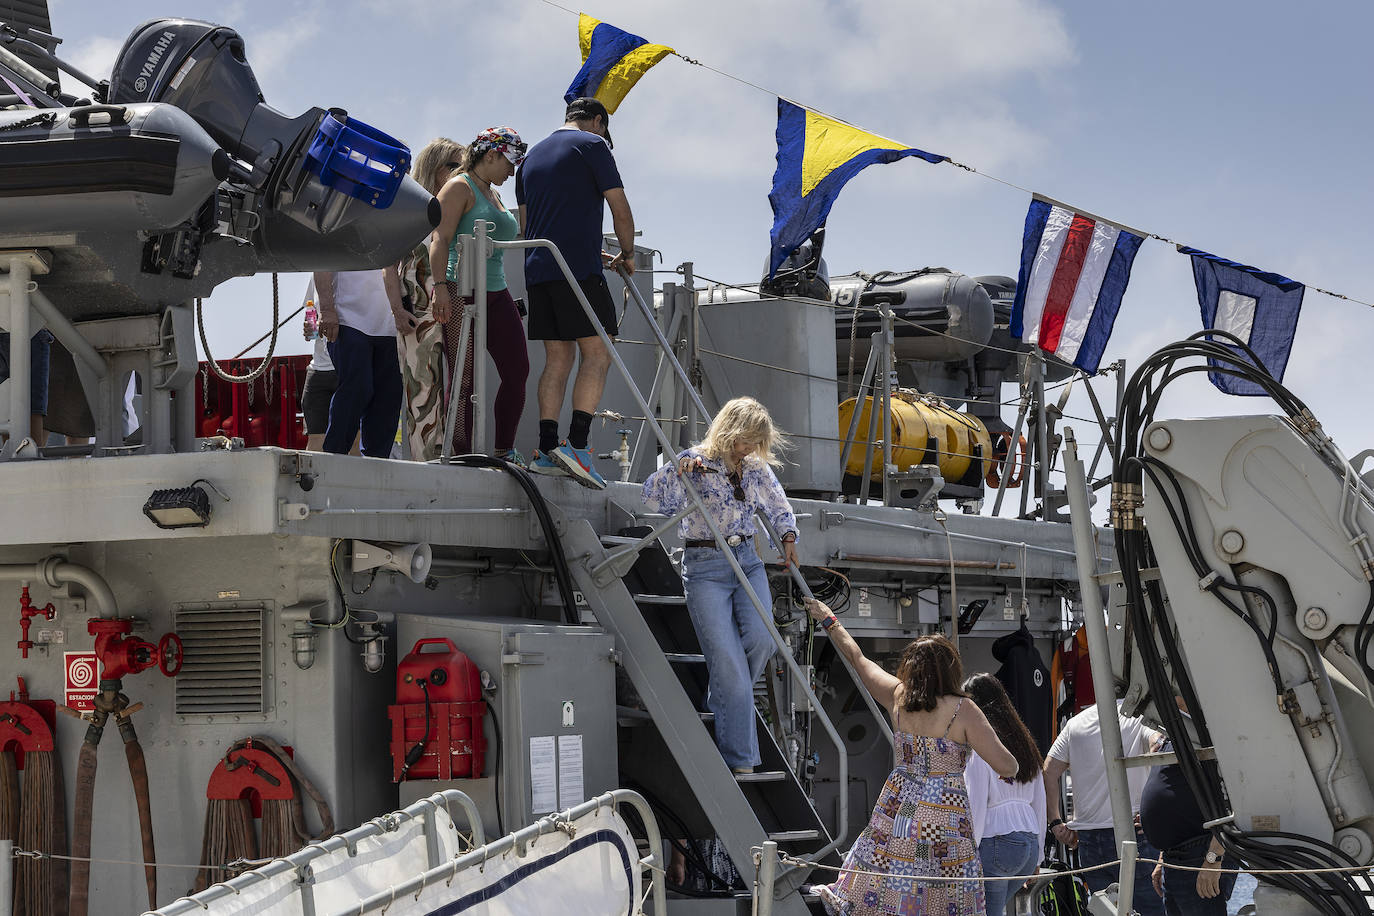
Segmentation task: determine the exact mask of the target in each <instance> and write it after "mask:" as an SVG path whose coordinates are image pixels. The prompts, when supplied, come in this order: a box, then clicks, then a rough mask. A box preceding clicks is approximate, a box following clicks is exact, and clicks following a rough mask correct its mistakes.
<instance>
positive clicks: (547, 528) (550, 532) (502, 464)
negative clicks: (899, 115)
mask: <svg viewBox="0 0 1374 916" xmlns="http://www.w3.org/2000/svg"><path fill="white" fill-rule="evenodd" d="M452 463H453V464H461V465H463V466H464V467H472V468H496V469H497V470H501V471H505V472H506V473H507V474H510V475H511V476H512V477H514V478H515V482H516V483H518V484H520V488H521V489H522V490H524V491H525V495H526V496H528V497H529V500H530V505H531V506H532V507H533V508H534V514H535V516H536V517H537V518H538V519H539V527H540V528H541V529H543V532H544V540H545V541H547V542H548V545H549V557H550V559H551V560H552V561H553V571H554V581H555V582H557V583H558V594H559V597H561V598H562V599H563V620H564V622H566V623H568V624H570V625H572V626H577V625H579V624H581V623H582V619H581V615H580V614H579V613H578V610H577V600H576V599H575V598H574V597H573V586H572V571H571V569H570V568H569V566H568V556H567V554H566V553H564V551H563V539H562V538H560V537H559V536H558V530H557V529H556V528H555V527H554V524H553V516H551V515H550V514H549V505H548V503H547V502H546V501H545V499H544V494H543V493H541V492H540V490H539V487H538V485H536V484H535V482H534V479H533V478H532V477H530V475H529V472H527V471H525V470H524V469H523V468H521V467H519V466H517V465H514V464H511V463H510V462H509V461H505V460H503V459H501V458H493V457H491V456H490V455H455V456H454V457H453V459H452Z"/></svg>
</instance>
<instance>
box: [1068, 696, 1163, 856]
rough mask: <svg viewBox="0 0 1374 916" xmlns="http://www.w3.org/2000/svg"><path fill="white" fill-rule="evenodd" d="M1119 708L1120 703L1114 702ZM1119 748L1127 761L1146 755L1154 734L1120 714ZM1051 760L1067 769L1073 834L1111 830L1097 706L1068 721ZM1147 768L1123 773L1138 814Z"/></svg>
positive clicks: (1110, 813) (1110, 806)
mask: <svg viewBox="0 0 1374 916" xmlns="http://www.w3.org/2000/svg"><path fill="white" fill-rule="evenodd" d="M1117 705H1118V706H1120V705H1121V701H1119V700H1118V701H1117ZM1117 720H1118V721H1119V722H1120V723H1121V747H1122V750H1123V751H1124V752H1125V754H1126V756H1127V757H1134V756H1137V755H1139V754H1145V753H1148V752H1149V750H1150V743H1151V741H1153V740H1154V736H1155V734H1156V732H1155V731H1154V729H1152V728H1150V727H1149V726H1147V725H1146V724H1145V722H1144V720H1143V719H1141V718H1140V717H1139V716H1133V717H1132V718H1129V719H1128V718H1126V717H1124V716H1122V715H1121V714H1120V713H1118V714H1117ZM1050 756H1051V757H1053V758H1054V759H1055V760H1058V761H1060V762H1062V763H1067V764H1068V765H1069V778H1070V779H1071V780H1072V781H1073V819H1072V820H1070V821H1069V822H1068V825H1069V827H1070V828H1071V829H1073V830H1101V829H1103V828H1106V827H1110V826H1112V801H1111V793H1110V792H1109V791H1108V789H1107V764H1106V757H1105V754H1104V753H1103V751H1102V730H1101V728H1100V727H1099V725H1098V718H1097V706H1096V704H1094V705H1092V706H1089V707H1088V708H1087V709H1085V710H1083V711H1082V712H1080V713H1079V714H1078V715H1076V716H1074V717H1073V718H1072V719H1070V720H1069V721H1068V723H1067V724H1066V725H1065V726H1064V730H1063V731H1061V732H1060V733H1059V737H1057V738H1055V739H1054V746H1053V747H1051V748H1050ZM1149 773H1150V771H1149V769H1148V768H1147V767H1132V768H1131V769H1129V770H1127V771H1126V778H1127V782H1128V784H1129V785H1130V789H1131V812H1132V813H1139V812H1140V792H1141V790H1142V789H1144V788H1145V779H1146V777H1148V776H1149Z"/></svg>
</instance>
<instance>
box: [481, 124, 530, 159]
mask: <svg viewBox="0 0 1374 916" xmlns="http://www.w3.org/2000/svg"><path fill="white" fill-rule="evenodd" d="M528 148H529V147H528V146H527V145H526V144H525V141H524V140H521V139H520V135H519V134H517V133H516V132H515V130H514V128H510V127H488V128H487V129H486V130H484V131H482V132H481V133H480V134H478V135H477V139H476V140H474V141H472V152H473V159H478V158H480V157H482V156H485V155H486V153H487V150H492V149H494V150H496V151H497V152H499V153H500V154H501V155H503V156H505V157H506V158H507V159H509V160H510V164H511V165H519V164H520V163H521V162H523V161H524V159H525V150H526V149H528Z"/></svg>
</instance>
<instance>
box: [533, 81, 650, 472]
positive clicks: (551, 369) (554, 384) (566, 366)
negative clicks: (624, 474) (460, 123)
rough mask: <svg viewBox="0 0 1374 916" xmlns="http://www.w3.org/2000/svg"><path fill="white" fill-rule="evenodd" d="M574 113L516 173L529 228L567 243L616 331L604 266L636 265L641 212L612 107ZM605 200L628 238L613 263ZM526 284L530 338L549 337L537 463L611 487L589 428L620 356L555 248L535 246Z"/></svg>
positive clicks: (604, 319) (574, 104) (620, 237)
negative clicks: (605, 240) (564, 417)
mask: <svg viewBox="0 0 1374 916" xmlns="http://www.w3.org/2000/svg"><path fill="white" fill-rule="evenodd" d="M565 117H566V123H565V124H564V125H563V126H562V127H561V128H559V129H558V130H556V131H554V132H553V133H552V134H551V135H549V137H548V138H546V139H545V140H543V141H541V142H539V143H536V144H535V145H534V146H533V147H531V148H530V151H529V153H528V154H526V156H525V161H524V163H523V164H522V165H521V167H520V172H519V173H518V174H517V175H516V176H515V199H516V202H517V203H519V205H520V223H521V228H522V231H523V233H524V236H525V238H527V239H548V240H549V241H551V242H553V243H554V244H555V245H556V246H558V250H559V251H560V252H561V253H562V255H563V259H564V260H565V261H567V264H568V268H569V270H571V271H572V275H573V277H574V278H576V279H577V282H578V286H580V287H581V289H582V292H583V294H584V295H585V296H586V298H587V301H588V302H589V303H591V306H592V310H593V311H594V312H595V313H596V317H597V319H598V321H600V323H601V326H602V327H603V328H604V329H605V330H606V333H607V334H608V335H609V336H611V337H614V336H615V335H616V333H617V331H618V328H617V327H616V319H615V306H614V304H613V303H612V301H611V293H610V290H609V289H608V288H607V286H606V279H605V277H604V276H603V275H602V270H603V266H604V267H605V268H609V269H611V270H614V269H616V268H623V269H624V270H625V272H626V273H627V274H632V273H634V269H635V264H634V231H635V230H634V216H633V215H632V214H631V213H630V203H629V201H628V200H627V199H626V197H625V188H624V185H623V183H622V182H621V180H620V172H619V170H618V169H616V166H615V157H614V156H612V155H611V134H610V130H609V128H608V122H609V120H610V115H609V114H608V113H607V111H606V106H605V105H603V104H601V103H600V102H598V101H597V100H596V99H590V98H584V99H573V100H572V101H571V102H569V103H568V109H567V114H566V116H565ZM603 203H605V204H609V205H610V208H611V224H612V226H613V227H614V228H615V236H616V240H617V241H618V242H619V243H620V253H619V254H617V255H616V256H615V257H614V258H609V261H608V262H607V261H606V260H605V258H604V257H603V252H602V250H601V221H602V212H603V210H602V207H603ZM606 257H608V256H606ZM525 286H526V295H527V296H528V298H529V312H530V315H529V338H530V340H542V341H544V373H543V375H541V376H540V377H539V448H538V449H537V450H536V451H535V453H534V458H533V461H532V462H531V464H530V469H531V470H533V471H535V472H537V473H541V474H553V475H562V474H567V475H570V476H571V477H572V478H573V479H574V480H576V481H577V482H578V483H580V484H582V485H584V486H588V487H592V488H595V489H601V488H604V487H605V486H606V481H605V480H603V479H602V477H601V475H600V474H598V473H597V472H596V469H595V468H594V467H592V454H591V450H590V449H589V448H588V446H587V436H588V433H589V431H590V429H591V424H592V414H593V413H595V411H596V405H597V403H598V402H599V401H600V400H601V392H602V390H603V389H604V388H605V387H606V371H607V370H608V369H609V368H610V365H611V355H610V353H609V352H608V351H607V349H606V345H605V344H603V343H602V342H601V338H600V337H599V336H598V334H597V329H596V327H595V326H594V325H593V324H592V322H591V320H590V319H589V318H588V317H587V314H586V312H585V311H584V310H583V308H582V304H581V303H580V302H579V301H578V299H577V295H576V293H575V292H574V291H573V289H572V287H571V286H569V284H568V281H567V279H566V277H565V276H564V275H563V271H562V270H560V269H559V266H558V262H557V261H556V260H555V258H554V256H553V253H552V252H551V251H549V250H548V249H546V248H530V249H527V250H526V252H525ZM579 353H580V354H581V357H582V358H581V362H580V363H579V364H578V368H577V378H576V380H574V382H573V393H572V406H573V412H572V422H571V423H570V424H569V426H568V437H567V439H566V440H564V441H563V442H561V443H560V442H559V439H558V415H559V413H560V412H561V411H562V409H563V395H564V392H565V391H566V390H567V386H568V376H569V375H570V374H571V373H572V367H573V360H574V359H575V358H576V357H577V355H578V354H579Z"/></svg>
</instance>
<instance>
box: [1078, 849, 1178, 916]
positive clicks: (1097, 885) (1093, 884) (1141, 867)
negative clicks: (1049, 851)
mask: <svg viewBox="0 0 1374 916" xmlns="http://www.w3.org/2000/svg"><path fill="white" fill-rule="evenodd" d="M1135 842H1136V856H1137V858H1136V864H1135V893H1133V894H1132V895H1131V906H1132V907H1134V908H1135V909H1136V910H1138V911H1139V912H1140V916H1164V901H1162V900H1160V899H1159V896H1158V895H1157V894H1155V888H1154V885H1153V884H1151V883H1150V876H1151V875H1152V874H1153V873H1154V870H1155V863H1156V862H1158V861H1159V850H1158V849H1155V848H1154V847H1153V846H1151V845H1150V841H1149V840H1147V839H1145V834H1144V833H1142V832H1141V831H1140V828H1139V827H1137V828H1136V831H1135ZM1119 858H1121V855H1120V854H1119V853H1118V852H1117V848H1116V834H1115V832H1114V831H1113V830H1112V828H1110V827H1104V828H1102V829H1101V830H1080V831H1078V861H1079V863H1080V864H1082V866H1083V867H1084V868H1089V867H1091V866H1093V865H1101V864H1102V863H1103V862H1115V861H1116V860H1117V859H1119ZM1118 878H1120V872H1119V870H1118V869H1112V868H1101V869H1098V870H1097V871H1090V872H1087V873H1086V874H1084V875H1083V883H1084V884H1086V885H1088V890H1090V891H1093V892H1096V891H1101V890H1106V888H1107V885H1109V884H1115V883H1116V881H1117V880H1118Z"/></svg>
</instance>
